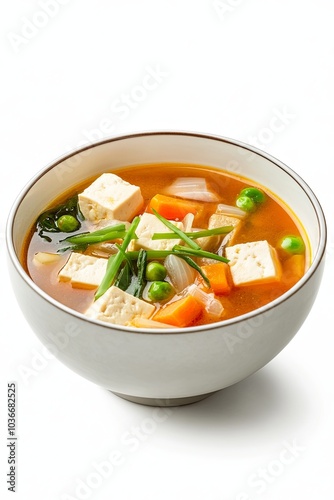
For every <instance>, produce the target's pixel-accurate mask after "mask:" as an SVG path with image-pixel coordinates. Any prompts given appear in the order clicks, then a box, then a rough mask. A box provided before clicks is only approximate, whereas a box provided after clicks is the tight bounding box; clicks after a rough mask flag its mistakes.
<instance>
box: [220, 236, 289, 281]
mask: <svg viewBox="0 0 334 500" xmlns="http://www.w3.org/2000/svg"><path fill="white" fill-rule="evenodd" d="M225 254H226V257H227V258H228V259H229V261H230V262H229V266H230V270H231V275H232V280H233V283H234V285H235V286H244V285H251V284H252V285H253V284H260V283H271V282H275V281H279V280H280V278H281V273H282V271H281V265H280V262H279V260H278V257H277V253H276V250H275V249H274V248H273V247H272V246H271V245H269V243H268V242H267V241H266V240H263V241H253V242H250V243H240V244H237V245H233V246H230V247H226V249H225Z"/></svg>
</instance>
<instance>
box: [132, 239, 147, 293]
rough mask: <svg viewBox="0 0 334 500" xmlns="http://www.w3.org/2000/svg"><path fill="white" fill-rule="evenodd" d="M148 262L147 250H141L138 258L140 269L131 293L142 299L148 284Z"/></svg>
mask: <svg viewBox="0 0 334 500" xmlns="http://www.w3.org/2000/svg"><path fill="white" fill-rule="evenodd" d="M146 264H147V252H146V250H143V249H141V250H139V255H138V259H137V269H138V274H137V276H136V278H135V279H134V280H133V288H132V287H131V288H132V289H131V291H130V292H129V293H131V294H132V295H134V296H135V297H137V298H138V299H141V297H142V294H143V290H144V287H145V285H146V279H145V271H146Z"/></svg>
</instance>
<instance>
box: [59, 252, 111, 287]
mask: <svg viewBox="0 0 334 500" xmlns="http://www.w3.org/2000/svg"><path fill="white" fill-rule="evenodd" d="M107 262H108V260H107V259H100V258H98V257H93V256H91V255H84V254H82V253H77V252H72V253H71V255H70V258H69V259H68V261H67V262H66V264H65V266H64V267H63V268H62V269H61V270H60V271H59V273H58V280H59V281H69V282H71V285H72V286H73V288H84V289H86V290H91V289H93V288H97V287H98V286H99V284H100V283H101V281H102V278H103V276H104V275H105V272H106V269H107Z"/></svg>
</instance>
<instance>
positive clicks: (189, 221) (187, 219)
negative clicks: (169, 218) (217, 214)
mask: <svg viewBox="0 0 334 500" xmlns="http://www.w3.org/2000/svg"><path fill="white" fill-rule="evenodd" d="M194 219H195V216H194V214H191V213H189V214H187V215H185V216H184V218H183V221H182V224H183V231H184V232H185V233H190V231H191V228H192V225H193V222H194Z"/></svg>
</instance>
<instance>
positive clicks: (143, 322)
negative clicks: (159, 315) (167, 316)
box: [131, 316, 174, 329]
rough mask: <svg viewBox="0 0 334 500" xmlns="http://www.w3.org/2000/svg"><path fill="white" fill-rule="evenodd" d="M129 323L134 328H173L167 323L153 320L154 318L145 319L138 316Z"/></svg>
mask: <svg viewBox="0 0 334 500" xmlns="http://www.w3.org/2000/svg"><path fill="white" fill-rule="evenodd" d="M131 325H132V326H135V327H136V328H160V329H161V328H174V327H173V326H172V325H168V324H167V323H161V322H160V321H155V320H154V319H147V318H142V317H140V316H138V317H137V318H134V319H133V320H132V321H131Z"/></svg>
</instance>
